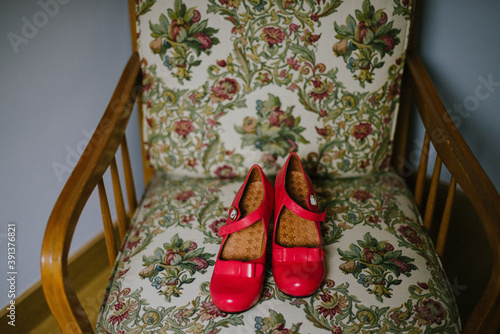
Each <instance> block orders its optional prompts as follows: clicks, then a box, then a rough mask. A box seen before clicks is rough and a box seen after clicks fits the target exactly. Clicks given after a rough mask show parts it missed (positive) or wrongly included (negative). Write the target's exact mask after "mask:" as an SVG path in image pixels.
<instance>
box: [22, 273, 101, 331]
mask: <svg viewBox="0 0 500 334" xmlns="http://www.w3.org/2000/svg"><path fill="white" fill-rule="evenodd" d="M109 275H110V269H109V267H108V268H105V269H104V270H102V271H101V272H100V273H98V274H97V275H96V276H95V277H93V278H92V279H91V280H90V281H89V282H88V283H87V284H86V285H85V286H83V287H82V288H80V289H79V290H78V291H77V295H78V299H80V301H81V302H82V304H83V308H84V310H85V311H86V312H87V315H88V317H89V319H90V322H91V323H92V326H93V327H95V324H96V320H97V314H98V313H99V307H100V306H101V302H102V298H103V297H104V290H105V289H106V284H107V282H108V279H109ZM29 333H33V334H40V333H45V334H59V333H61V330H60V329H59V327H58V326H57V323H56V321H55V319H54V317H53V316H52V315H49V316H48V317H47V318H46V319H45V320H43V321H42V322H41V323H40V324H39V325H37V326H36V327H35V328H33V329H32V330H31V331H30V332H29Z"/></svg>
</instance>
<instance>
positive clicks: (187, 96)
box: [135, 0, 413, 178]
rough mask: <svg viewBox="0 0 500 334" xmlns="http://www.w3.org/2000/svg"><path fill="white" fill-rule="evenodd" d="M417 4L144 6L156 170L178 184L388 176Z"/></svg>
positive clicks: (276, 0)
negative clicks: (293, 162)
mask: <svg viewBox="0 0 500 334" xmlns="http://www.w3.org/2000/svg"><path fill="white" fill-rule="evenodd" d="M412 3H413V2H412V1H409V0H371V1H369V0H364V1H363V0H349V1H347V0H344V1H342V0H330V1H326V0H314V1H313V0H305V1H295V0H247V1H243V0H209V1H205V0H203V1H191V0H186V1H181V0H175V1H165V0H140V1H136V2H135V6H136V24H137V25H136V28H137V44H138V51H139V54H140V56H141V59H142V70H143V77H144V79H143V83H144V95H143V101H144V117H145V120H146V121H145V122H144V129H143V130H144V131H143V133H144V140H145V142H146V146H147V157H148V160H149V163H150V164H151V165H152V166H153V167H154V168H155V169H161V170H165V171H168V172H171V173H175V174H184V175H193V176H194V175H196V176H215V177H220V178H229V177H234V176H237V175H242V174H244V173H245V171H246V170H247V169H248V168H249V167H250V166H251V165H252V164H254V163H259V164H260V165H261V166H262V167H263V169H264V170H265V171H266V172H267V173H270V174H272V173H274V172H275V171H277V169H279V167H280V164H281V163H282V162H283V161H284V159H285V158H286V156H287V155H288V153H289V152H292V151H296V152H298V153H299V155H300V156H301V158H302V159H303V160H304V162H305V166H306V168H307V169H308V172H309V173H310V174H311V175H316V176H355V175H361V174H366V173H370V172H372V171H374V170H380V169H385V168H387V167H388V166H389V160H390V156H391V149H392V139H393V136H394V128H395V124H396V122H395V119H396V116H397V113H398V107H399V94H400V85H401V78H402V71H403V67H404V59H405V52H406V48H407V44H408V35H409V28H410V21H411V20H410V19H411V17H412V15H411V14H412V13H411V11H412V8H411V7H412Z"/></svg>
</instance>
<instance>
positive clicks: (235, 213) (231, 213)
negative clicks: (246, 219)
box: [229, 206, 238, 221]
mask: <svg viewBox="0 0 500 334" xmlns="http://www.w3.org/2000/svg"><path fill="white" fill-rule="evenodd" d="M237 217H238V209H236V208H235V207H234V206H232V207H230V208H229V219H231V220H232V221H235V220H236V218H237Z"/></svg>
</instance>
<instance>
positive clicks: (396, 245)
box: [97, 0, 460, 334]
mask: <svg viewBox="0 0 500 334" xmlns="http://www.w3.org/2000/svg"><path fill="white" fill-rule="evenodd" d="M412 3H413V1H410V0H371V1H368V0H349V1H347V0H303V1H298V0H297V1H296V0H247V1H243V0H207V1H194V0H184V1H181V0H175V1H174V0H171V1H164V0H163V1H162V0H137V1H136V11H137V12H136V19H137V33H138V35H137V37H138V45H139V53H140V55H141V59H142V70H143V86H144V95H143V97H144V98H143V101H144V106H145V112H144V117H145V118H146V122H144V126H145V129H144V130H145V131H144V134H145V137H144V138H143V139H144V141H145V143H146V146H147V152H148V159H149V162H150V163H151V165H152V166H153V167H154V168H155V169H156V173H155V175H154V177H153V179H152V180H151V182H150V184H149V186H148V188H147V190H146V193H145V195H144V196H143V199H142V201H141V204H140V206H139V209H138V211H137V212H136V215H135V217H134V219H133V221H132V223H131V227H130V230H129V232H128V234H127V236H126V239H125V241H124V244H123V245H122V249H121V252H120V254H119V256H118V259H117V262H116V266H115V269H114V271H113V273H112V277H111V279H110V282H109V285H108V288H107V294H106V296H105V299H104V302H103V305H102V307H101V310H100V314H99V319H98V324H97V332H99V333H210V334H214V333H258V334H264V333H266V334H268V333H273V334H274V333H323V332H324V333H403V332H404V333H435V332H439V333H456V332H458V331H459V328H460V320H459V315H458V311H457V307H456V305H455V303H454V299H453V294H452V292H451V289H450V287H449V284H448V281H447V279H446V277H445V274H444V271H443V268H442V266H441V263H440V261H439V258H438V256H437V255H436V253H435V251H434V248H433V245H432V243H431V241H430V240H429V237H428V236H427V234H426V233H425V231H424V229H423V228H422V225H421V218H420V216H419V214H418V211H417V209H416V207H415V205H414V203H413V200H412V196H411V194H410V193H409V191H408V189H407V188H406V186H405V184H404V182H403V180H402V179H401V178H400V177H398V176H397V175H396V174H394V173H393V172H392V170H391V169H390V168H389V159H390V155H391V146H392V140H393V134H394V126H395V119H396V116H397V112H398V105H399V91H400V85H401V77H402V70H403V66H404V58H405V50H406V46H407V40H408V31H409V26H410V18H411V11H412ZM292 151H295V152H298V154H299V156H300V157H301V158H302V161H303V164H304V166H305V167H306V169H307V170H308V173H309V175H311V176H313V178H314V180H315V188H316V190H317V193H318V195H319V197H320V205H321V207H322V208H324V209H326V210H327V220H326V221H325V223H324V224H323V226H322V236H323V245H324V246H325V256H326V259H327V260H326V262H327V277H326V279H325V280H324V282H323V284H322V286H321V288H320V289H319V290H318V291H317V292H316V293H315V294H313V295H312V296H310V297H305V298H293V297H290V296H287V295H285V294H283V293H282V292H280V291H279V290H278V289H277V288H276V286H275V284H274V280H273V277H272V273H271V268H270V265H268V267H267V275H266V280H265V285H264V293H263V295H262V296H261V299H260V301H259V302H258V304H257V305H255V306H254V307H253V308H251V309H250V310H247V311H245V312H242V313H239V314H227V313H223V312H221V311H220V310H218V309H217V308H216V307H215V305H214V304H213V302H212V300H211V297H210V293H209V287H210V278H211V275H212V271H213V267H214V263H215V260H216V256H217V253H218V250H219V247H220V242H221V239H220V238H219V237H218V236H217V232H218V229H219V228H220V226H221V225H223V224H224V223H225V220H226V217H227V207H228V206H229V205H230V203H231V202H232V200H233V197H234V195H235V193H236V191H237V189H238V188H239V187H240V185H241V182H242V179H241V178H238V177H241V176H244V175H246V172H247V170H248V168H249V167H250V166H251V165H253V164H255V163H258V164H259V165H261V167H262V168H263V169H264V170H265V172H266V173H267V174H268V175H272V174H275V173H276V172H277V171H278V170H279V168H280V166H281V164H282V163H283V162H284V160H285V158H286V157H287V156H288V154H289V153H290V152H292ZM268 249H269V250H271V247H268ZM270 263H271V261H268V264H270Z"/></svg>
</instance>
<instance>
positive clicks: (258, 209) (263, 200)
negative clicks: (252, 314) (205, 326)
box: [210, 165, 274, 313]
mask: <svg viewBox="0 0 500 334" xmlns="http://www.w3.org/2000/svg"><path fill="white" fill-rule="evenodd" d="M273 201H274V190H273V186H272V184H271V182H269V180H268V179H267V177H266V176H265V175H264V172H263V171H262V169H261V168H260V167H259V166H258V165H253V166H252V168H251V169H250V171H249V172H248V175H247V177H246V179H245V182H244V183H243V185H242V186H241V188H240V189H239V190H238V192H237V193H236V196H235V198H234V200H233V204H232V206H231V208H230V209H229V217H228V218H227V221H226V225H224V226H222V227H221V228H220V229H219V235H220V236H223V239H222V244H221V247H220V250H219V254H218V256H217V260H216V262H215V267H214V273H213V275H212V280H211V281H210V294H211V296H212V301H213V302H214V304H215V305H216V306H217V307H218V308H219V309H220V310H222V311H224V312H231V313H233V312H241V311H244V310H247V309H249V308H250V307H252V306H253V305H254V304H255V303H257V301H258V300H259V298H260V295H261V294H262V287H263V284H264V272H265V270H264V268H265V265H266V244H267V231H268V229H269V222H270V220H271V217H272V211H273Z"/></svg>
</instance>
